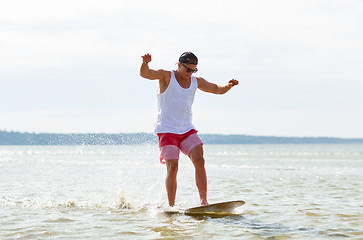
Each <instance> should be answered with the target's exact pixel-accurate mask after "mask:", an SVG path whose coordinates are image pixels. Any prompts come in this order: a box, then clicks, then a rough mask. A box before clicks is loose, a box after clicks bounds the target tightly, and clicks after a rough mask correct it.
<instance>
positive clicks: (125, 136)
mask: <svg viewBox="0 0 363 240" xmlns="http://www.w3.org/2000/svg"><path fill="white" fill-rule="evenodd" d="M200 138H201V139H202V140H203V142H204V143H205V144H324V143H326V144H330V143H363V139H360V138H332V137H275V136H250V135H224V134H200ZM157 140H158V139H157V136H155V135H154V134H152V133H119V134H106V133H95V134H93V133H80V134H60V133H27V132H14V131H10V132H9V131H0V145H120V144H157V142H158V141H157Z"/></svg>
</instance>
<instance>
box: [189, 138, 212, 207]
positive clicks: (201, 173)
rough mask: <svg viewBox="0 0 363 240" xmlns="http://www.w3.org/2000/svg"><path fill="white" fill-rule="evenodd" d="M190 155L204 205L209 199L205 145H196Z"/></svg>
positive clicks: (201, 201)
mask: <svg viewBox="0 0 363 240" xmlns="http://www.w3.org/2000/svg"><path fill="white" fill-rule="evenodd" d="M189 157H190V159H191V160H192V162H193V164H194V167H195V182H196V184H197V188H198V191H199V197H200V203H201V204H202V205H208V201H207V173H206V171H205V166H204V163H205V161H204V157H203V145H202V144H200V145H198V146H196V147H194V148H193V149H192V150H191V151H190V153H189Z"/></svg>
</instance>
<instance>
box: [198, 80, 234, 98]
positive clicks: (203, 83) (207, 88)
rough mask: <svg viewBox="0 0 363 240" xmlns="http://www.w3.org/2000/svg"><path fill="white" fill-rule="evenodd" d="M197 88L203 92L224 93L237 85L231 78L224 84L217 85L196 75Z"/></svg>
mask: <svg viewBox="0 0 363 240" xmlns="http://www.w3.org/2000/svg"><path fill="white" fill-rule="evenodd" d="M197 80H198V88H199V89H200V90H202V91H204V92H209V93H214V94H225V93H226V92H228V91H229V90H230V89H231V88H232V87H234V86H236V85H238V81H237V80H235V79H232V80H230V81H229V82H228V84H226V85H217V84H215V83H210V82H208V81H207V80H205V79H204V78H201V77H198V78H197Z"/></svg>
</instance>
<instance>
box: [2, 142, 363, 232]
mask: <svg viewBox="0 0 363 240" xmlns="http://www.w3.org/2000/svg"><path fill="white" fill-rule="evenodd" d="M205 158H206V168H207V174H208V190H209V191H208V195H209V202H210V203H214V202H221V201H229V200H244V201H245V202H246V204H245V205H244V206H242V207H240V208H238V209H237V210H236V213H235V215H233V216H227V217H222V218H210V217H198V218H196V217H191V216H185V215H182V214H174V215H168V214H165V211H167V210H170V208H169V207H168V206H167V201H166V193H165V187H164V178H165V166H164V165H161V164H160V163H159V152H158V148H157V146H156V145H117V146H0V169H1V170H0V171H1V174H0V239H47V238H51V239H100V238H102V239H231V238H236V239H335V238H337V239H341V238H343V239H363V227H362V226H363V200H362V199H363V144H341V145H340V144H327V145H318V144H314V145H287V144H286V145H205ZM198 203H199V201H198V192H197V189H196V187H195V183H194V169H193V166H192V164H191V162H190V160H189V159H187V158H186V157H182V158H181V159H180V167H179V174H178V192H177V206H176V209H185V208H188V207H193V206H197V205H198Z"/></svg>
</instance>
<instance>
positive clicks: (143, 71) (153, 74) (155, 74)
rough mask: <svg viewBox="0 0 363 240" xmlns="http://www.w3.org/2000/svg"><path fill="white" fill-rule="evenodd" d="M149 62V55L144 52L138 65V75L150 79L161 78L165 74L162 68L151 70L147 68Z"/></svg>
mask: <svg viewBox="0 0 363 240" xmlns="http://www.w3.org/2000/svg"><path fill="white" fill-rule="evenodd" d="M149 62H151V55H150V54H145V55H144V56H142V64H141V67H140V76H141V77H143V78H146V79H150V80H156V79H159V80H160V79H163V78H164V75H165V71H164V70H161V69H160V70H153V69H150V68H149Z"/></svg>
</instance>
